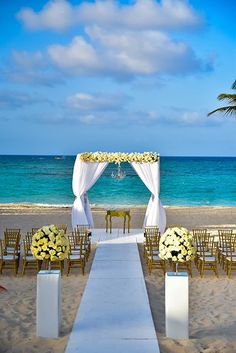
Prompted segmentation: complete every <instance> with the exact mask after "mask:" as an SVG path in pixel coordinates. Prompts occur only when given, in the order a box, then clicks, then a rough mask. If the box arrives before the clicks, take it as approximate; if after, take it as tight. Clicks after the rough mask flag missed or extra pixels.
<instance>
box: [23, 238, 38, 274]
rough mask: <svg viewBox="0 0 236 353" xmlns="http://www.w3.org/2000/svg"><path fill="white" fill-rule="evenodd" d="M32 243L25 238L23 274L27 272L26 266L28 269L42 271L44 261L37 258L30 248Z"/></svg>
mask: <svg viewBox="0 0 236 353" xmlns="http://www.w3.org/2000/svg"><path fill="white" fill-rule="evenodd" d="M30 234H31V233H30ZM30 246H31V243H29V241H27V240H26V239H24V240H23V267H22V275H24V274H25V270H26V268H28V269H36V270H37V272H38V271H40V269H41V266H42V261H40V260H38V259H36V258H35V257H34V256H33V255H32V253H31V249H30Z"/></svg>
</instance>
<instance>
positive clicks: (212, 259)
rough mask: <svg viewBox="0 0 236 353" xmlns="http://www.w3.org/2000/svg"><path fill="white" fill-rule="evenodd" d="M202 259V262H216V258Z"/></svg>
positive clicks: (207, 257)
mask: <svg viewBox="0 0 236 353" xmlns="http://www.w3.org/2000/svg"><path fill="white" fill-rule="evenodd" d="M200 259H201V260H202V261H203V260H205V261H206V262H214V261H216V258H215V256H206V257H205V258H203V257H200Z"/></svg>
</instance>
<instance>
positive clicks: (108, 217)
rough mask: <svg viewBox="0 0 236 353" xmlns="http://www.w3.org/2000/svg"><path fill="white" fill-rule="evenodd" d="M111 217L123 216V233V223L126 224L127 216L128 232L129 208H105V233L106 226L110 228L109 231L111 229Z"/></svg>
mask: <svg viewBox="0 0 236 353" xmlns="http://www.w3.org/2000/svg"><path fill="white" fill-rule="evenodd" d="M112 217H123V218H124V225H123V233H125V225H126V217H127V218H128V233H129V230H130V221H131V216H130V210H120V209H119V210H107V214H106V217H105V219H106V233H107V231H108V228H110V233H111V230H112Z"/></svg>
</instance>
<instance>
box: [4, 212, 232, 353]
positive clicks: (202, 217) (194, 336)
mask: <svg viewBox="0 0 236 353" xmlns="http://www.w3.org/2000/svg"><path fill="white" fill-rule="evenodd" d="M166 211H167V222H168V225H174V224H175V225H176V224H178V225H180V224H181V225H184V226H186V227H188V228H189V229H192V228H194V227H200V226H202V227H203V226H207V227H208V228H211V229H212V228H215V229H217V228H219V227H220V228H221V227H230V228H236V224H235V223H236V208H234V207H168V208H166ZM105 213H106V210H105V209H98V208H97V209H93V216H94V220H95V227H96V228H104V225H105V220H104V219H105V218H104V217H105ZM144 213H145V208H143V207H142V208H132V209H131V216H132V228H136V229H137V228H141V226H142V222H143V217H144ZM116 222H117V223H116V224H115V225H116V226H121V224H120V223H119V222H120V220H119V219H117V220H116ZM50 223H60V224H61V223H66V224H68V226H69V228H70V209H69V208H65V209H64V208H43V209H42V208H40V207H34V208H32V207H19V206H18V207H15V206H6V205H4V207H3V206H2V207H1V209H0V232H1V237H2V236H3V230H4V229H5V228H6V227H9V228H11V227H12V228H14V227H15V228H17V227H19V228H21V229H22V234H24V233H25V232H26V231H30V229H31V228H32V227H40V226H42V225H45V224H50ZM94 251H95V248H94V247H93V254H94ZM140 254H142V249H140ZM141 259H142V256H141ZM91 263H92V256H91V257H90V261H89V264H88V265H87V268H86V274H85V276H82V274H81V270H79V269H74V270H72V273H71V274H70V276H69V277H67V276H63V278H62V316H63V321H62V332H61V336H60V338H59V339H55V340H50V339H42V338H39V337H36V335H35V312H36V307H35V298H36V274H35V273H34V271H28V272H27V273H26V274H25V276H23V277H22V276H21V275H18V276H17V277H15V276H13V275H12V274H9V272H7V271H4V273H3V275H1V276H0V285H2V286H4V287H6V288H7V291H6V292H5V291H2V292H0V317H1V320H0V353H25V352H27V353H31V352H32V353H38V352H39V353H41V352H42V353H45V352H47V353H63V352H64V350H65V347H66V343H67V340H68V337H69V333H70V331H71V328H72V324H73V320H74V317H75V315H76V311H77V309H78V306H79V303H80V299H81V296H82V294H83V290H84V288H85V285H86V282H87V279H88V274H89V269H90V267H91ZM143 270H144V275H145V281H146V286H147V290H148V295H149V300H150V305H151V309H152V314H153V320H154V324H155V328H156V333H157V337H158V341H159V344H160V350H161V353H172V352H173V353H190V352H191V353H198V352H199V353H200V352H204V353H234V352H236V348H235V347H236V338H235V332H236V319H235V312H236V297H235V293H236V274H235V272H234V273H233V276H232V279H228V278H227V277H226V275H225V273H223V271H222V270H220V277H219V278H218V279H217V278H215V276H214V275H213V274H211V273H207V274H206V276H205V278H203V279H201V278H200V276H199V274H198V272H197V270H196V268H195V267H194V271H193V278H192V279H190V340H171V339H168V338H166V337H165V316H164V276H163V274H162V273H161V272H160V271H159V270H154V271H153V272H152V274H151V275H148V273H147V269H146V265H145V264H143Z"/></svg>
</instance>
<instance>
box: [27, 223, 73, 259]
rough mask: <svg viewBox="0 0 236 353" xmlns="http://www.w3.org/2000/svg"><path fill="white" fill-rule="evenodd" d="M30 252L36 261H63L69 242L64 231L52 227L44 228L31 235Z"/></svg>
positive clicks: (66, 254)
mask: <svg viewBox="0 0 236 353" xmlns="http://www.w3.org/2000/svg"><path fill="white" fill-rule="evenodd" d="M31 252H32V254H33V256H34V257H36V259H38V260H44V259H45V260H48V261H60V260H64V259H65V258H67V256H68V252H69V240H68V238H67V237H66V235H65V234H64V230H62V229H59V228H57V227H56V226H54V225H50V226H44V227H42V228H40V229H39V230H38V231H37V232H36V233H35V234H34V235H33V239H32V245H31Z"/></svg>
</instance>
